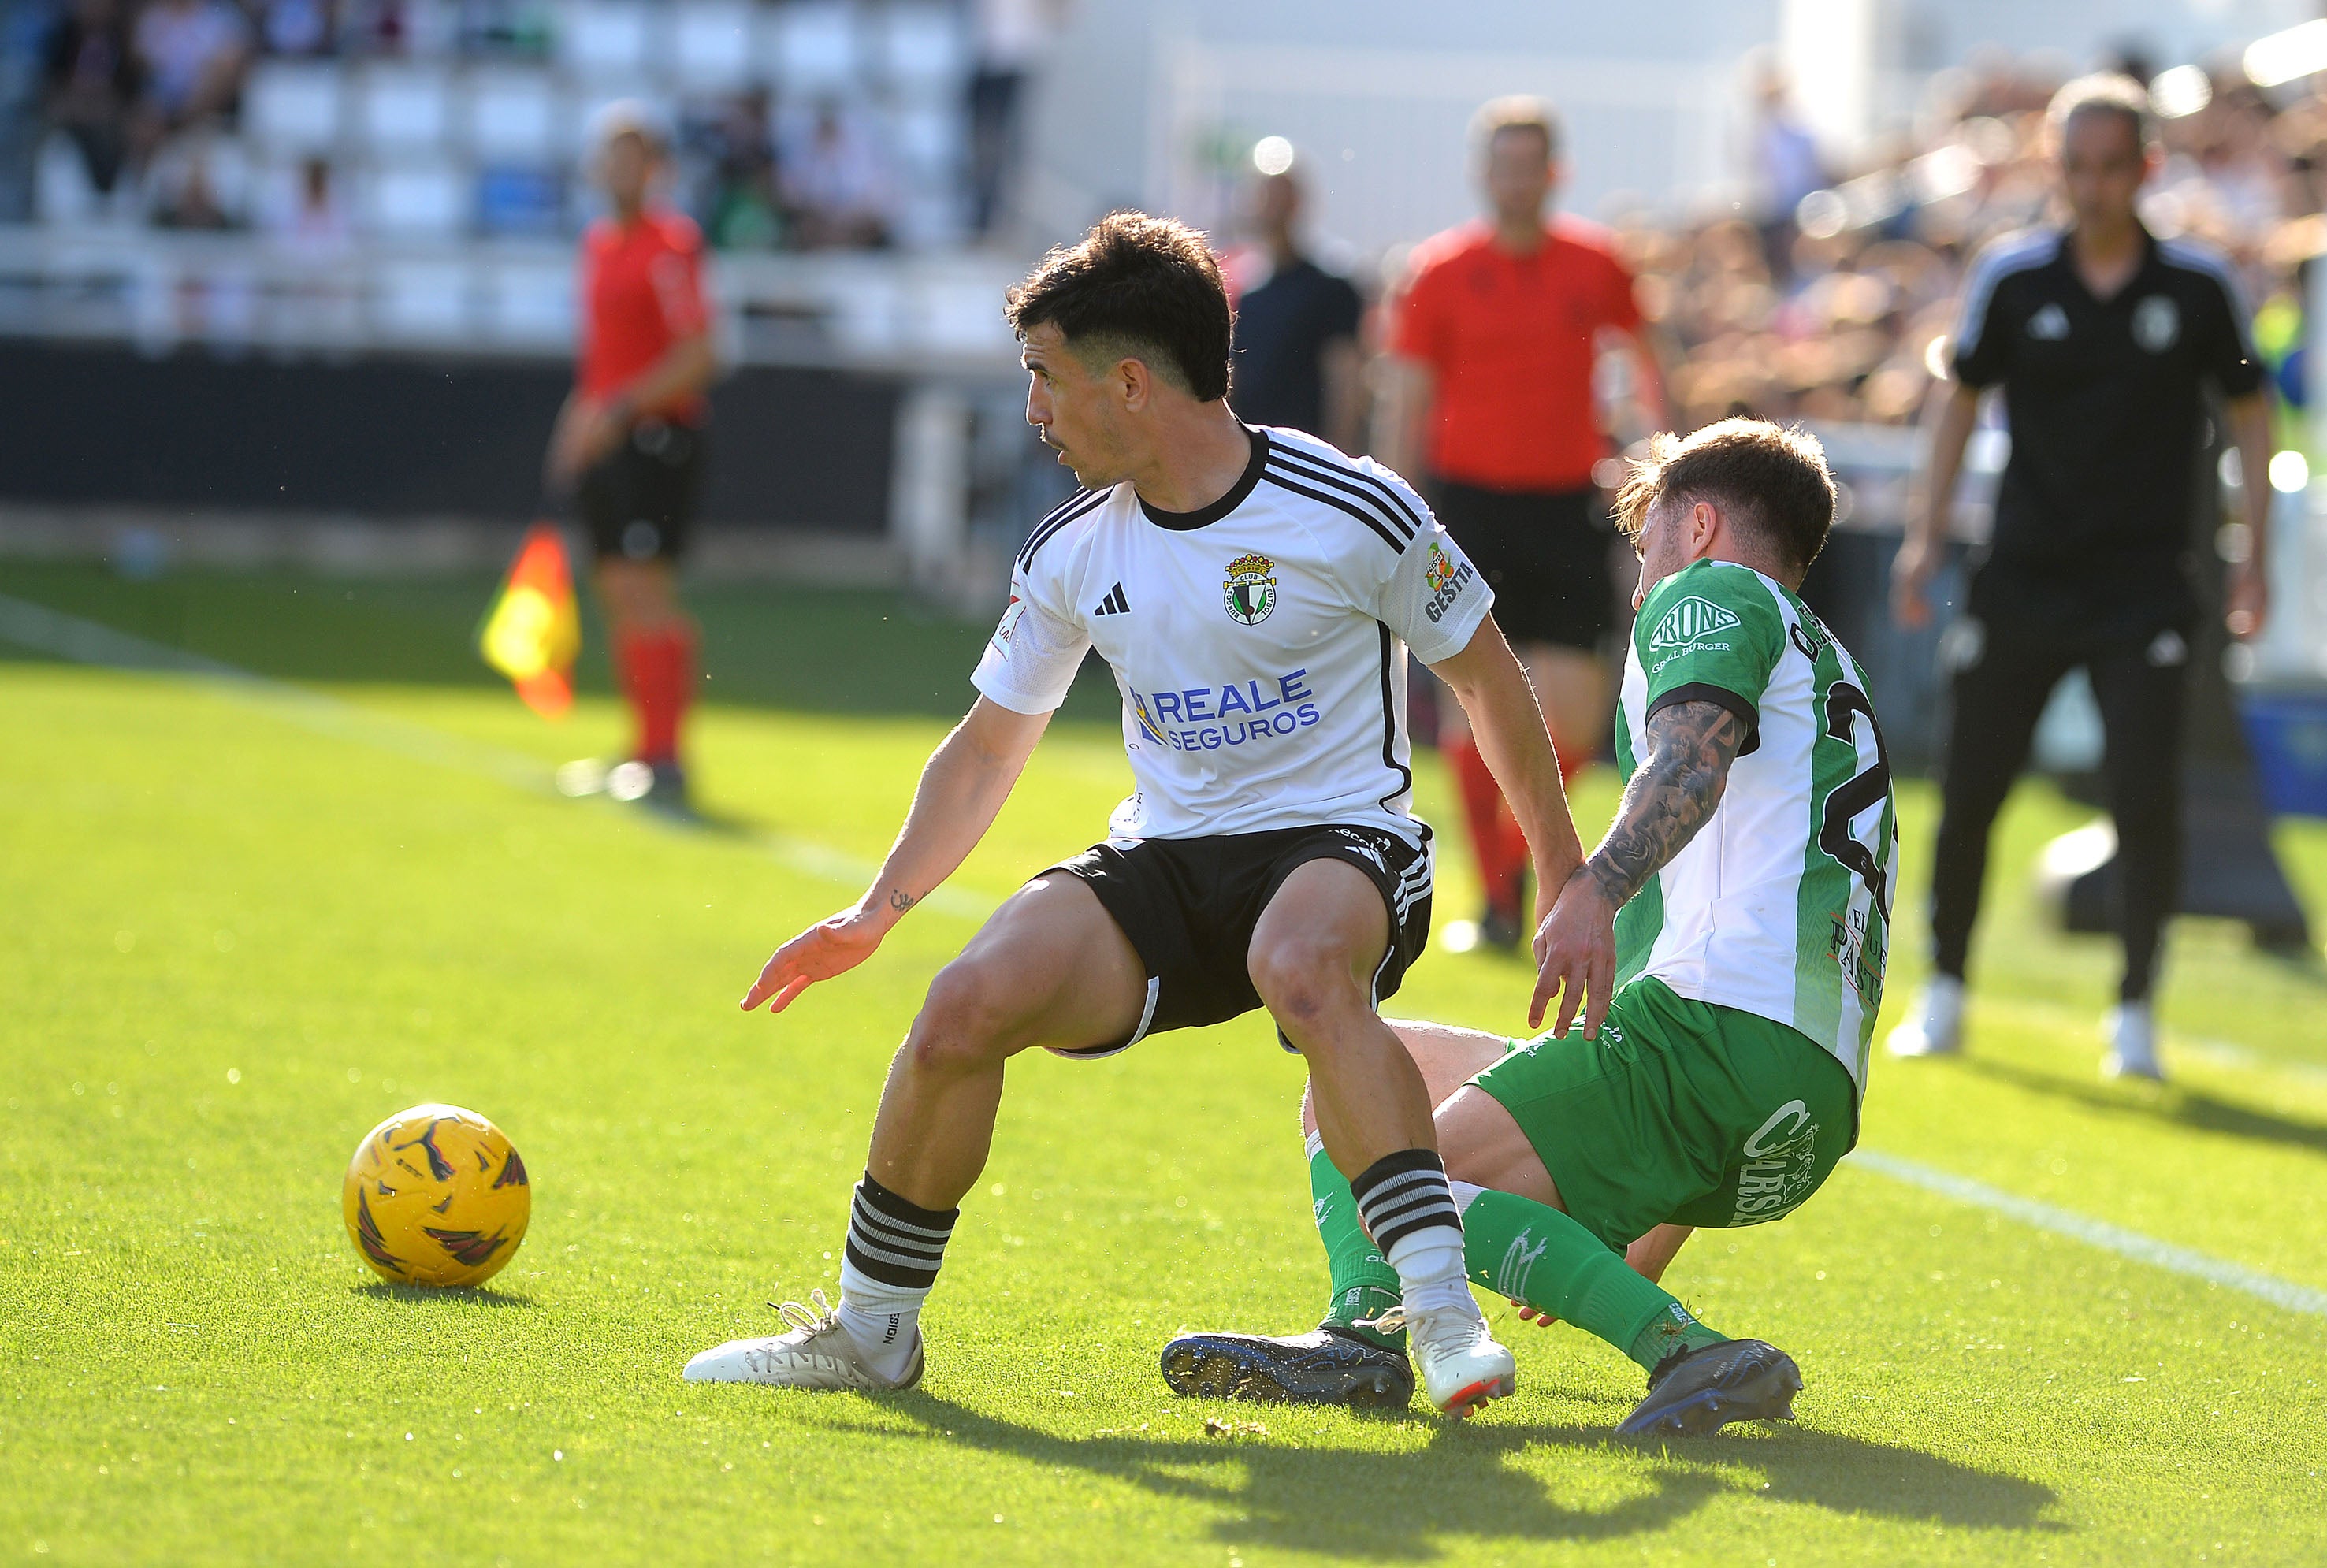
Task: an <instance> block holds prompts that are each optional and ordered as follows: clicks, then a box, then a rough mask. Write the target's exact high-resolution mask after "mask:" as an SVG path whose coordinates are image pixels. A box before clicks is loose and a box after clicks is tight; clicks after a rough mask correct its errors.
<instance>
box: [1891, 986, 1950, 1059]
mask: <svg viewBox="0 0 2327 1568" xmlns="http://www.w3.org/2000/svg"><path fill="white" fill-rule="evenodd" d="M1963 1010H1964V983H1963V982H1962V981H1960V980H1958V979H1955V978H1954V977H1953V976H1951V975H1932V976H1931V978H1930V982H1929V984H1927V985H1924V987H1923V994H1921V995H1920V996H1919V997H1917V998H1916V999H1915V1011H1914V1012H1913V1013H1911V1014H1910V1015H1909V1017H1908V1019H1907V1022H1904V1023H1902V1024H1901V1025H1900V1026H1899V1027H1898V1028H1896V1029H1894V1030H1892V1031H1891V1033H1890V1036H1889V1038H1887V1039H1885V1040H1884V1041H1883V1046H1884V1047H1885V1048H1886V1049H1887V1050H1889V1051H1890V1052H1891V1054H1892V1056H1953V1055H1955V1054H1956V1053H1957V1052H1958V1051H1959V1050H1963Z"/></svg>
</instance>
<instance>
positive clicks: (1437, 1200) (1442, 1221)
mask: <svg viewBox="0 0 2327 1568" xmlns="http://www.w3.org/2000/svg"><path fill="white" fill-rule="evenodd" d="M1350 1191H1351V1192H1352V1193H1354V1194H1355V1195H1356V1196H1357V1199H1358V1212H1359V1213H1360V1214H1362V1215H1364V1216H1365V1217H1366V1229H1367V1230H1369V1231H1370V1232H1371V1233H1372V1234H1373V1238H1374V1245H1375V1246H1378V1247H1379V1248H1381V1250H1382V1255H1383V1256H1384V1257H1388V1255H1390V1254H1391V1252H1393V1251H1394V1250H1396V1249H1397V1244H1398V1243H1400V1242H1402V1241H1404V1240H1405V1239H1406V1237H1409V1236H1414V1235H1416V1234H1418V1233H1420V1232H1422V1231H1425V1230H1430V1229H1432V1228H1434V1227H1438V1226H1444V1227H1446V1228H1448V1229H1449V1230H1452V1231H1453V1233H1454V1237H1455V1245H1456V1246H1461V1245H1462V1236H1463V1211H1462V1210H1461V1209H1457V1208H1455V1207H1454V1193H1453V1190H1452V1189H1451V1188H1449V1187H1448V1186H1447V1185H1446V1166H1445V1164H1444V1162H1441V1161H1440V1159H1439V1158H1438V1156H1437V1155H1435V1154H1434V1153H1431V1152H1430V1151H1429V1150H1427V1149H1401V1150H1399V1151H1398V1152H1397V1153H1395V1154H1385V1155H1383V1156H1382V1157H1381V1158H1380V1159H1378V1160H1377V1161H1375V1162H1373V1163H1372V1164H1370V1165H1369V1166H1367V1167H1366V1168H1365V1169H1364V1170H1362V1171H1359V1172H1358V1173H1357V1174H1356V1175H1355V1176H1352V1177H1351V1178H1350Z"/></svg>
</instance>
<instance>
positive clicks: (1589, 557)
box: [1430, 480, 1616, 653]
mask: <svg viewBox="0 0 2327 1568" xmlns="http://www.w3.org/2000/svg"><path fill="white" fill-rule="evenodd" d="M1430 504H1431V507H1432V509H1434V510H1435V511H1436V512H1437V514H1438V520H1439V521H1440V522H1442V523H1444V524H1445V525H1446V531H1447V532H1448V533H1449V534H1452V535H1453V537H1454V542H1455V543H1456V544H1458V545H1460V546H1463V554H1464V555H1468V556H1469V557H1470V558H1471V565H1473V566H1476V567H1477V568H1478V569H1479V573H1480V575H1481V576H1483V577H1485V578H1486V580H1487V585H1488V586H1489V587H1491V588H1492V589H1493V590H1494V591H1495V624H1496V625H1498V626H1500V627H1501V628H1502V629H1503V635H1504V636H1505V637H1507V638H1509V639H1510V640H1511V641H1513V642H1550V643H1556V644H1558V645H1560V646H1561V647H1563V648H1573V649H1579V650H1581V651H1583V652H1585V653H1597V652H1598V651H1599V650H1600V644H1601V641H1602V640H1603V639H1604V638H1606V637H1607V635H1608V633H1609V632H1611V631H1612V630H1615V626H1616V604H1615V588H1614V580H1613V579H1612V577H1611V576H1610V575H1609V572H1608V555H1609V551H1610V549H1611V547H1612V545H1613V543H1614V540H1615V532H1614V530H1613V529H1612V527H1610V526H1609V522H1608V516H1607V507H1606V503H1605V502H1604V501H1603V499H1602V497H1601V494H1600V490H1599V487H1598V486H1596V485H1587V486H1585V487H1584V489H1582V490H1482V489H1481V488H1480V487H1479V486H1477V485H1468V484H1457V483H1455V482H1454V481H1451V480H1439V481H1435V482H1434V483H1433V484H1432V485H1431V487H1430Z"/></svg>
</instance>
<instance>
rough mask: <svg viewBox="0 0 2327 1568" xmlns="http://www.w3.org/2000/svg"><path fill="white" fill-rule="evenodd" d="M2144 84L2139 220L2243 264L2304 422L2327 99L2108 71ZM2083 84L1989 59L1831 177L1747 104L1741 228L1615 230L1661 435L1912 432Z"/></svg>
mask: <svg viewBox="0 0 2327 1568" xmlns="http://www.w3.org/2000/svg"><path fill="white" fill-rule="evenodd" d="M2107 64H2108V65H2109V66H2111V67H2113V68H2115V69H2117V70H2123V71H2124V72H2125V73H2126V74H2127V75H2130V76H2133V77H2135V79H2140V80H2144V81H2148V82H2151V83H2153V84H2154V85H2153V87H2152V92H2151V97H2152V101H2153V105H2154V107H2155V108H2156V110H2157V111H2158V118H2157V124H2158V127H2159V131H2160V135H2161V139H2162V141H2163V145H2164V149H2165V154H2166V158H2165V163H2164V167H2163V170H2162V171H2161V173H2160V174H2159V176H2158V178H2157V179H2156V180H2155V181H2154V182H2152V184H2151V185H2150V187H2149V189H2148V192H2147V197H2146V201H2145V207H2144V214H2143V215H2144V219H2145V222H2146V223H2147V224H2148V226H2149V228H2150V229H2152V230H2153V231H2154V233H2156V234H2158V235H2159V236H2161V237H2164V238H2172V237H2175V236H2190V237H2192V238H2199V239H2202V240H2205V241H2207V242H2209V243H2210V244H2212V245H2214V246H2215V247H2218V248H2220V250H2222V251H2223V252H2224V253H2226V254H2227V255H2228V256H2229V257H2231V259H2232V260H2233V261H2234V262H2235V263H2236V264H2237V266H2238V271H2239V273H2240V274H2241V275H2242V277H2243V278H2244V280H2245V283H2246V285H2247V290H2248V297H2249V299H2250V300H2251V301H2252V302H2253V303H2255V305H2256V306H2257V322H2256V336H2257V341H2258V344H2259V346H2260V348H2261V350H2262V352H2263V354H2264V356H2265V358H2266V359H2268V360H2269V361H2270V362H2271V368H2272V369H2273V370H2274V371H2275V372H2276V373H2277V376H2278V380H2279V383H2280V385H2279V390H2280V392H2281V394H2282V396H2283V397H2284V399H2285V402H2286V403H2287V404H2288V405H2290V406H2298V407H2299V406H2300V405H2301V403H2302V385H2301V367H2300V344H2301V341H2302V307H2303V277H2304V273H2305V272H2306V270H2307V268H2308V266H2310V264H2311V261H2312V259H2313V257H2315V256H2316V255H2317V254H2318V253H2319V252H2320V251H2321V250H2322V248H2327V219H2322V216H2321V211H2322V198H2323V197H2327V97H2322V96H2319V95H2318V94H2317V93H2314V92H2313V90H2312V89H2311V88H2310V87H2309V85H2308V84H2307V83H2305V82H2301V81H2298V82H2294V83H2290V84H2288V86H2287V87H2285V88H2282V89H2276V91H2275V92H2272V93H2268V94H2266V93H2265V92H2264V91H2263V90H2262V89H2258V88H2257V87H2255V86H2254V85H2253V84H2252V83H2251V82H2249V81H2248V80H2247V79H2246V78H2245V76H2244V75H2243V73H2242V72H2240V71H2239V70H2238V68H2237V67H2236V66H2235V64H2233V65H2231V66H2229V67H2228V68H2227V69H2224V70H2215V71H2208V70H2203V69H2201V68H2199V67H2195V66H2182V67H2177V68H2173V69H2172V70H2167V71H2159V70H2154V69H2153V68H2152V67H2151V66H2150V64H2149V63H2148V62H2146V61H2142V60H2139V59H2135V58H2124V57H2120V58H2118V59H2117V60H2114V61H2108V62H2107ZM2072 74H2075V73H2074V72H2072V71H2070V70H2067V69H2066V68H2065V67H2053V66H2047V67H2041V68H2039V67H2033V66H2031V65H2029V64H2027V63H2026V62H2014V61H2010V60H2005V59H2001V58H1999V59H1994V60H1989V61H1981V62H1977V63H1976V64H1974V65H1972V66H1971V67H1969V68H1967V69H1964V70H1953V71H1949V72H1946V73H1944V74H1942V75H1941V76H1939V78H1937V79H1935V80H1934V81H1933V83H1932V85H1931V89H1930V92H1929V93H1928V95H1927V97H1926V100H1925V103H1924V105H1923V107H1922V111H1921V113H1920V116H1919V117H1918V118H1919V123H1918V126H1917V128H1916V130H1915V132H1914V133H1913V134H1912V135H1907V136H1902V137H1901V138H1899V139H1898V141H1897V142H1896V144H1895V145H1892V146H1890V147H1888V148H1886V149H1884V150H1883V152H1882V154H1880V155H1879V156H1877V157H1875V158H1874V159H1873V160H1871V161H1870V162H1869V163H1868V164H1867V165H1866V166H1864V167H1861V168H1857V169H1848V170H1843V169H1829V168H1827V167H1826V166H1825V165H1824V164H1823V163H1821V162H1820V160H1819V157H1818V151H1817V148H1816V145H1815V144H1814V143H1813V142H1812V140H1811V139H1810V137H1809V136H1808V134H1807V133H1806V132H1805V131H1804V130H1803V129H1802V127H1801V126H1800V124H1799V119H1798V118H1797V117H1796V113H1795V111H1794V109H1793V108H1792V107H1790V104H1789V101H1788V97H1787V93H1786V89H1785V88H1784V85H1783V84H1782V82H1780V81H1778V80H1776V79H1771V81H1770V82H1769V83H1768V84H1767V86H1766V88H1765V89H1764V90H1763V92H1762V94H1761V96H1760V101H1759V104H1758V107H1757V116H1758V118H1757V123H1756V125H1755V126H1754V131H1753V135H1752V142H1751V146H1752V160H1753V168H1752V182H1751V185H1752V199H1751V200H1750V201H1749V202H1748V204H1747V206H1746V208H1745V210H1743V212H1737V213H1729V214H1723V215H1720V216H1716V217H1714V218H1711V219H1708V220H1706V221H1702V222H1697V223H1691V224H1680V225H1676V224H1672V223H1668V222H1659V221H1655V220H1653V219H1650V218H1648V217H1639V218H1620V219H1618V221H1617V225H1616V229H1617V238H1618V242H1619V245H1620V247H1621V252H1622V254H1623V255H1624V256H1625V257H1626V259H1627V260H1628V261H1629V263H1630V264H1631V266H1632V267H1633V269H1634V270H1635V272H1636V275H1637V276H1638V279H1639V293H1640V301H1641V303H1642V306H1643V309H1644V312H1645V313H1647V314H1648V315H1649V318H1650V319H1651V320H1653V321H1655V322H1659V323H1660V324H1661V326H1662V328H1663V329H1664V333H1665V337H1666V341H1667V342H1668V345H1669V346H1670V350H1671V351H1672V352H1673V353H1674V354H1675V355H1676V356H1677V364H1676V365H1675V366H1673V367H1672V369H1671V372H1670V397H1671V399H1672V403H1673V415H1674V417H1675V419H1676V420H1677V423H1678V424H1679V425H1680V427H1681V428H1682V429H1691V428H1695V427H1696V426H1698V425H1704V424H1706V423H1709V422H1710V421H1713V420H1715V419H1719V418H1722V417H1724V416H1725V415H1729V414H1732V413H1738V412H1752V413H1754V414H1758V415H1763V416H1766V417H1773V418H1788V417H1794V418H1802V419H1808V420H1814V421H1836V422H1841V421H1850V422H1864V423H1869V424H1875V425H1898V424H1904V423H1909V422H1911V421H1912V420H1913V419H1914V418H1915V417H1916V415H1917V414H1918V412H1919V410H1920V408H1921V406H1922V404H1923V401H1924V397H1925V395H1926V394H1927V393H1928V392H1929V390H1930V387H1931V385H1932V382H1933V380H1934V378H1935V372H1937V371H1939V369H1942V368H1943V366H1944V358H1943V356H1944V350H1945V345H1944V343H1943V342H1942V341H1941V340H1943V338H1944V337H1945V335H1946V334H1947V333H1948V332H1949V330H1950V327H1951V326H1952V322H1953V305H1954V300H1955V296H1956V293H1957V288H1958V284H1959V283H1960V281H1961V279H1962V276H1963V274H1964V269H1965V267H1966V266H1967V263H1968V262H1969V260H1970V258H1971V257H1973V256H1974V255H1976V254H1977V251H1978V250H1979V248H1980V247H1982V246H1983V245H1985V244H1986V243H1987V242H1988V241H1989V240H1991V239H1993V238H1995V237H1997V236H1998V235H2001V234H2004V233H2006V232H2009V231H2010V230H2013V229H2020V228H2023V227H2025V226H2027V225H2029V224H2032V223H2034V222H2038V221H2040V220H2042V219H2043V217H2044V216H2045V212H2046V207H2047V202H2048V201H2049V198H2050V191H2049V185H2048V177H2047V175H2046V173H2045V171H2044V167H2043V163H2042V146H2043V135H2044V107H2045V105H2046V104H2047V103H2048V102H2049V101H2050V100H2051V96H2052V93H2053V92H2054V90H2055V89H2057V88H2058V87H2059V86H2060V85H2061V82H2062V81H2063V80H2064V79H2066V78H2067V77H2068V76H2070V75H2072Z"/></svg>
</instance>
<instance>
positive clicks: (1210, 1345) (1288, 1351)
mask: <svg viewBox="0 0 2327 1568" xmlns="http://www.w3.org/2000/svg"><path fill="white" fill-rule="evenodd" d="M1164 1382H1166V1383H1168V1384H1170V1385H1171V1386H1172V1392H1173V1393H1174V1394H1182V1395H1187V1396H1189V1397H1190V1398H1194V1399H1251V1400H1257V1401H1260V1402H1263V1403H1266V1404H1271V1405H1282V1404H1295V1405H1359V1406H1362V1407H1365V1408H1369V1409H1382V1410H1403V1409H1405V1408H1406V1405H1408V1404H1409V1403H1411V1402H1412V1400H1413V1398H1414V1368H1412V1367H1409V1366H1407V1365H1406V1355H1405V1353H1404V1352H1403V1351H1399V1350H1392V1349H1388V1348H1386V1347H1384V1346H1381V1345H1378V1344H1376V1343H1375V1342H1374V1341H1373V1340H1371V1339H1367V1338H1366V1337H1365V1336H1364V1335H1362V1334H1356V1333H1352V1332H1350V1330H1347V1329H1344V1328H1342V1327H1341V1325H1340V1324H1338V1323H1327V1324H1324V1325H1323V1326H1322V1327H1320V1328H1317V1329H1314V1330H1311V1331H1310V1332H1308V1333H1306V1334H1285V1335H1281V1336H1276V1337H1272V1336H1270V1335H1266V1334H1183V1335H1182V1336H1181V1337H1180V1338H1179V1339H1174V1340H1173V1341H1172V1342H1171V1343H1170V1344H1168V1345H1166V1346H1164Z"/></svg>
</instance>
